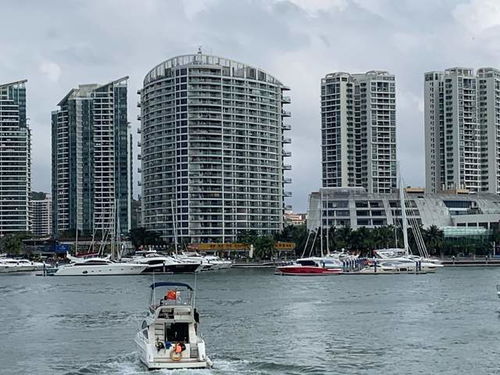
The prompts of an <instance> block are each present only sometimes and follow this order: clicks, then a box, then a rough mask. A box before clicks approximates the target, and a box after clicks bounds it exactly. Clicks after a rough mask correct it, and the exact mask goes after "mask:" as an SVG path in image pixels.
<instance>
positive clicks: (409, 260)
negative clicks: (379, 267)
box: [374, 248, 443, 272]
mask: <svg viewBox="0 0 500 375" xmlns="http://www.w3.org/2000/svg"><path fill="white" fill-rule="evenodd" d="M404 251H405V249H397V248H395V249H380V250H375V251H374V254H375V257H377V258H378V259H380V260H384V261H390V262H398V263H404V264H406V266H407V267H409V268H413V270H415V268H418V269H419V270H421V271H424V272H436V271H437V270H438V269H439V268H442V267H443V265H442V264H441V262H440V261H439V260H437V259H429V258H422V257H419V256H416V255H412V254H405V252H404Z"/></svg>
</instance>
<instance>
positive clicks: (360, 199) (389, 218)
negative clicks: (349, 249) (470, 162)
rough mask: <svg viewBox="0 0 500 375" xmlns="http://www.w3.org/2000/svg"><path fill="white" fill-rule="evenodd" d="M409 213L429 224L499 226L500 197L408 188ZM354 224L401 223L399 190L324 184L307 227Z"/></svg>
mask: <svg viewBox="0 0 500 375" xmlns="http://www.w3.org/2000/svg"><path fill="white" fill-rule="evenodd" d="M405 202H406V207H407V208H406V214H407V216H408V218H409V220H410V221H412V220H413V221H414V222H417V223H419V224H422V225H423V227H425V228H427V227H429V226H431V225H436V226H437V227H439V228H445V227H466V228H484V229H487V230H492V229H497V228H498V223H499V222H500V197H499V196H498V195H496V194H490V193H481V194H446V193H440V194H434V193H432V194H431V193H429V194H428V193H425V192H424V190H423V189H414V188H408V189H405ZM320 218H322V219H323V223H322V225H323V227H326V226H336V227H339V226H350V227H351V228H353V229H357V228H359V227H368V228H374V227H379V226H385V225H396V226H400V225H401V205H400V199H399V194H398V193H389V194H374V193H373V194H372V193H368V192H367V191H366V190H365V189H364V188H323V189H320V191H319V192H313V193H311V194H310V196H309V214H308V221H307V227H308V229H309V230H314V229H316V228H319V227H320V226H321V220H320Z"/></svg>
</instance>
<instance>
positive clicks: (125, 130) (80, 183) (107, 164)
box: [52, 77, 132, 236]
mask: <svg viewBox="0 0 500 375" xmlns="http://www.w3.org/2000/svg"><path fill="white" fill-rule="evenodd" d="M127 79H128V77H125V78H121V79H119V80H116V81H113V82H110V83H107V84H104V85H97V84H90V85H80V86H79V88H78V89H73V90H71V91H70V92H69V93H68V94H67V95H66V96H65V97H64V98H63V99H62V100H61V102H60V103H59V104H58V105H59V107H60V109H59V110H57V111H54V112H52V200H53V230H54V233H55V235H56V236H57V235H58V234H60V233H61V232H64V231H70V232H74V231H75V230H76V228H78V230H79V231H84V232H86V233H87V234H89V235H93V234H95V233H96V232H100V233H101V234H104V233H107V235H108V236H114V235H115V234H116V231H117V230H119V231H120V232H121V233H124V232H127V231H128V230H130V224H131V198H132V154H131V145H130V142H131V138H130V134H129V133H130V132H129V124H128V120H127Z"/></svg>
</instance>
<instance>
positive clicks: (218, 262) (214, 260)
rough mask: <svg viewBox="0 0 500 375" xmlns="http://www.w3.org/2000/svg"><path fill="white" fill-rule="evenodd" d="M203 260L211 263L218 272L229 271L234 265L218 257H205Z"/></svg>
mask: <svg viewBox="0 0 500 375" xmlns="http://www.w3.org/2000/svg"><path fill="white" fill-rule="evenodd" d="M203 258H204V259H205V260H206V261H207V262H208V263H209V264H212V265H213V266H214V269H216V270H222V269H228V268H231V267H232V265H233V262H231V261H230V260H226V259H222V258H221V257H218V256H216V255H205V256H203Z"/></svg>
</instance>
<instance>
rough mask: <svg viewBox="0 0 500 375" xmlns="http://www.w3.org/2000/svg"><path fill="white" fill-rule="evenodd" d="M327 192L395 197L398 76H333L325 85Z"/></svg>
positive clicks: (323, 119) (377, 73)
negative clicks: (344, 189) (347, 189)
mask: <svg viewBox="0 0 500 375" xmlns="http://www.w3.org/2000/svg"><path fill="white" fill-rule="evenodd" d="M321 139H322V144H321V148H322V167H323V168H322V172H323V174H322V185H323V187H364V188H365V189H367V190H368V191H369V192H372V193H390V192H391V191H393V190H394V189H395V188H396V186H397V184H396V182H397V178H396V174H397V167H396V87H395V79H394V75H392V74H389V73H388V72H383V71H370V72H367V73H365V74H349V73H341V72H339V73H331V74H327V75H326V77H324V78H323V79H322V80H321Z"/></svg>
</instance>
